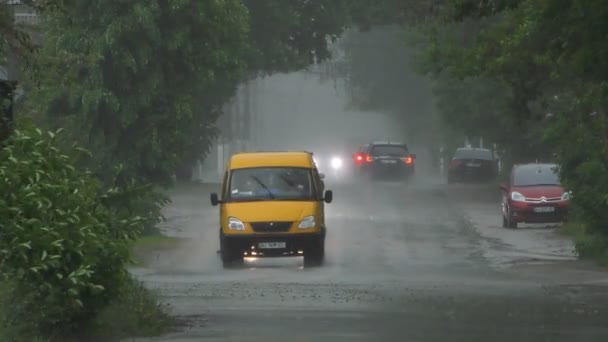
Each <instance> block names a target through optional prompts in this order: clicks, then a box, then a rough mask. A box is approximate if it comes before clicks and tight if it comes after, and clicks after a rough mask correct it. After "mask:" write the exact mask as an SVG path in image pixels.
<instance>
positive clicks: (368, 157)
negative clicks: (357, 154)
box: [365, 156, 374, 163]
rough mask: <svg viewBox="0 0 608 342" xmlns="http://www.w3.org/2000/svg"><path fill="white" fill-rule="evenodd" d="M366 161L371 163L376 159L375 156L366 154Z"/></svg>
mask: <svg viewBox="0 0 608 342" xmlns="http://www.w3.org/2000/svg"><path fill="white" fill-rule="evenodd" d="M365 161H366V162H368V163H371V162H373V161H374V157H372V156H366V157H365Z"/></svg>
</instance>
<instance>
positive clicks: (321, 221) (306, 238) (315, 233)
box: [211, 152, 333, 267]
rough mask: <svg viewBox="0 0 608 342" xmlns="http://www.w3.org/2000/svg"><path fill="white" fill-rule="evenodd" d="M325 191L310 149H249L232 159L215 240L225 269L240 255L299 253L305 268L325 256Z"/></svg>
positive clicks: (215, 200) (328, 195)
mask: <svg viewBox="0 0 608 342" xmlns="http://www.w3.org/2000/svg"><path fill="white" fill-rule="evenodd" d="M332 198H333V193H332V192H331V191H330V190H327V191H326V190H324V185H323V181H322V180H321V176H320V173H319V172H318V170H317V167H316V165H315V163H314V161H313V156H312V153H309V152H249V153H238V154H235V155H233V156H232V157H231V158H230V161H229V163H228V167H227V169H226V172H225V175H224V180H223V184H222V190H221V198H220V196H219V195H218V194H217V193H212V194H211V204H212V205H214V206H217V205H219V206H220V212H219V218H220V229H219V240H220V254H221V258H222V262H223V265H224V267H229V266H232V265H235V264H241V263H242V262H243V258H244V257H281V256H303V257H304V265H305V266H318V265H321V264H322V262H323V259H324V255H325V235H326V226H325V209H324V204H325V203H331V202H332Z"/></svg>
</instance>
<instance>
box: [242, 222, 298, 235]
mask: <svg viewBox="0 0 608 342" xmlns="http://www.w3.org/2000/svg"><path fill="white" fill-rule="evenodd" d="M250 224H251V228H253V231H254V232H256V233H284V232H287V231H289V229H290V228H291V226H292V224H293V222H252V223H250Z"/></svg>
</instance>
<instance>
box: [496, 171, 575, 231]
mask: <svg viewBox="0 0 608 342" xmlns="http://www.w3.org/2000/svg"><path fill="white" fill-rule="evenodd" d="M500 188H501V189H502V191H503V196H502V222H503V227H505V228H506V227H508V228H517V224H518V223H557V222H564V221H566V220H567V216H568V210H569V207H570V196H571V194H570V192H569V191H566V190H564V188H563V187H562V185H561V183H560V180H559V176H558V174H557V165H555V164H523V165H516V166H514V167H513V170H512V171H511V178H510V182H509V184H508V185H507V184H501V185H500Z"/></svg>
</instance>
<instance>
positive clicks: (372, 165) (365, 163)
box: [355, 142, 416, 180]
mask: <svg viewBox="0 0 608 342" xmlns="http://www.w3.org/2000/svg"><path fill="white" fill-rule="evenodd" d="M415 160H416V156H415V155H414V154H412V153H410V151H409V149H408V147H407V145H406V144H403V143H392V142H374V143H371V144H368V145H366V146H365V148H364V149H363V150H362V151H360V152H359V154H356V155H355V162H358V163H359V165H360V166H359V168H360V173H361V174H362V175H363V176H366V177H369V178H371V179H385V180H406V179H409V178H410V177H411V176H412V175H413V174H414V169H415V167H414V164H415Z"/></svg>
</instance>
